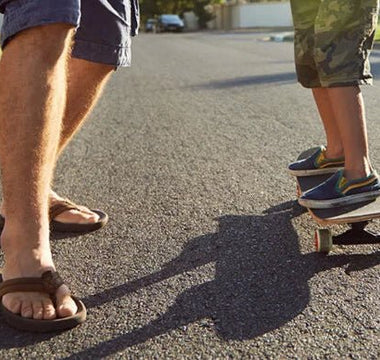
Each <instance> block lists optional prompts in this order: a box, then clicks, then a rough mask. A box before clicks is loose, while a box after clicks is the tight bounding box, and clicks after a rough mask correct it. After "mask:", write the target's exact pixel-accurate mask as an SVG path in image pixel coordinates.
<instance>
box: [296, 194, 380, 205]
mask: <svg viewBox="0 0 380 360" xmlns="http://www.w3.org/2000/svg"><path fill="white" fill-rule="evenodd" d="M379 196H380V191H371V192H366V193H362V194H355V195H349V196H346V197H344V198H341V199H332V200H307V199H302V198H299V199H298V203H299V204H300V205H301V206H304V207H306V208H308V209H331V208H336V207H342V206H347V205H352V204H357V203H361V202H365V201H370V200H375V199H376V198H377V197H379Z"/></svg>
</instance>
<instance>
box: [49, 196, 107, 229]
mask: <svg viewBox="0 0 380 360" xmlns="http://www.w3.org/2000/svg"><path fill="white" fill-rule="evenodd" d="M68 210H77V211H83V210H82V209H81V208H80V206H78V205H76V204H74V203H73V202H71V201H70V200H67V199H65V200H63V201H59V202H57V203H56V204H54V205H51V206H50V209H49V218H50V230H51V231H56V232H83V233H84V232H91V231H95V230H98V229H100V228H102V227H103V226H104V225H105V224H107V222H108V215H107V214H106V213H104V212H103V211H101V210H97V209H95V210H90V211H92V212H94V213H95V214H97V215H98V216H99V220H98V221H97V222H95V223H84V224H80V223H64V222H61V221H56V220H54V219H55V217H56V216H58V215H60V214H62V213H63V212H65V211H68Z"/></svg>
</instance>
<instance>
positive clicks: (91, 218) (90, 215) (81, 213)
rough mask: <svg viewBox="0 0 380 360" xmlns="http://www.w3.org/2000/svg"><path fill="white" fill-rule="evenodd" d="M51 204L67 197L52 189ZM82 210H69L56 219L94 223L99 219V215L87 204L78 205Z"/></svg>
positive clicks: (76, 222)
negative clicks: (86, 205)
mask: <svg viewBox="0 0 380 360" xmlns="http://www.w3.org/2000/svg"><path fill="white" fill-rule="evenodd" d="M49 199H50V204H51V205H54V204H56V203H59V202H62V201H64V200H65V199H64V198H62V197H61V196H59V195H58V194H57V193H56V192H54V191H53V190H50V195H49ZM78 208H79V209H80V210H67V211H64V212H63V213H61V214H59V215H57V216H56V217H55V218H54V220H56V221H59V222H62V223H75V224H93V223H96V222H98V221H99V215H98V214H96V213H94V212H92V211H91V210H90V209H88V208H87V207H85V206H78Z"/></svg>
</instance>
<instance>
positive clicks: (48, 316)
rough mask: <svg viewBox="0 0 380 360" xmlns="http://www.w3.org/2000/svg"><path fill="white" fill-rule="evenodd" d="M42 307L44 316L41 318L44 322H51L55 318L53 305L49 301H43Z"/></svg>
mask: <svg viewBox="0 0 380 360" xmlns="http://www.w3.org/2000/svg"><path fill="white" fill-rule="evenodd" d="M42 304H43V307H44V316H43V318H44V319H45V320H52V319H55V318H56V317H57V314H56V311H55V308H54V305H53V303H52V301H51V300H50V299H44V300H43V301H42Z"/></svg>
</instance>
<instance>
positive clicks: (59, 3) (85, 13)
mask: <svg viewBox="0 0 380 360" xmlns="http://www.w3.org/2000/svg"><path fill="white" fill-rule="evenodd" d="M0 12H2V13H3V14H4V20H3V27H2V29H1V46H2V47H4V46H6V44H7V42H9V41H10V40H11V39H12V37H13V36H14V35H16V34H17V33H19V32H20V31H23V30H26V29H28V28H31V27H35V26H40V25H47V24H54V23H67V24H71V25H73V26H75V27H76V34H75V43H74V47H73V52H72V56H73V57H76V58H80V59H85V60H88V61H93V62H97V63H102V64H108V65H114V66H115V67H119V66H129V65H130V63H131V36H135V35H136V34H137V31H138V26H139V5H138V0H0Z"/></svg>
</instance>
